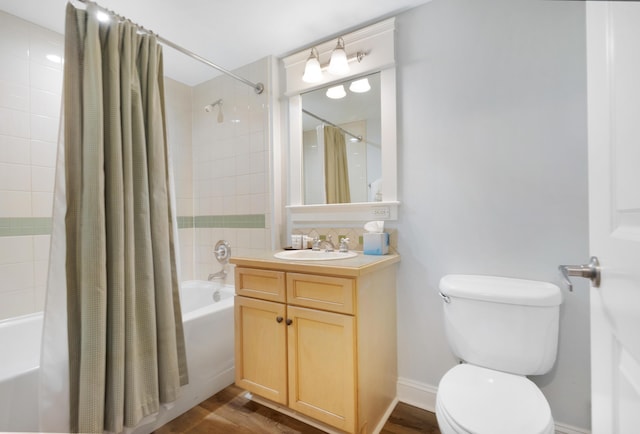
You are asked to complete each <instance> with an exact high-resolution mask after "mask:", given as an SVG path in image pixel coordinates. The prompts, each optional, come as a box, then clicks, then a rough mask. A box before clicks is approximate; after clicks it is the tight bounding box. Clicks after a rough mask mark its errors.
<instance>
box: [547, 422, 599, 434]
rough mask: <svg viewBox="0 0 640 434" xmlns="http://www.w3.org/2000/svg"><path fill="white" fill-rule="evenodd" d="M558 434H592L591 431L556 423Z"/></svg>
mask: <svg viewBox="0 0 640 434" xmlns="http://www.w3.org/2000/svg"><path fill="white" fill-rule="evenodd" d="M555 424H556V434H591V430H588V429H584V428H578V427H576V426H571V425H565V424H562V423H559V422H556V423H555Z"/></svg>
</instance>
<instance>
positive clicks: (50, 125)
mask: <svg viewBox="0 0 640 434" xmlns="http://www.w3.org/2000/svg"><path fill="white" fill-rule="evenodd" d="M59 124H60V121H59V119H56V118H52V117H49V116H40V115H31V139H33V140H41V141H43V142H57V141H58V128H59Z"/></svg>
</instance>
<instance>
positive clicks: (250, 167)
mask: <svg viewBox="0 0 640 434" xmlns="http://www.w3.org/2000/svg"><path fill="white" fill-rule="evenodd" d="M63 44H64V38H63V36H62V35H60V34H58V33H55V32H51V31H49V30H46V29H43V28H42V27H39V26H36V25H34V24H32V23H29V22H27V21H24V20H21V19H19V18H17V17H14V16H12V15H9V14H6V13H4V12H2V11H0V320H2V319H4V318H9V317H13V316H18V315H23V314H27V313H31V312H36V311H40V310H42V309H43V308H44V296H45V291H46V275H47V267H48V258H49V244H50V233H51V215H52V200H53V185H54V176H55V159H56V150H57V131H58V123H59V111H60V98H61V88H62V66H61V64H59V63H54V62H52V61H51V60H48V59H47V57H46V56H47V55H48V54H54V55H57V56H59V57H60V58H62V56H63ZM269 65H270V64H269V61H268V59H263V60H260V61H257V62H255V63H253V64H250V65H247V66H246V67H243V68H240V69H238V70H236V71H234V72H236V73H237V74H239V75H241V76H244V77H246V78H248V79H249V80H252V81H256V82H257V81H260V82H264V83H265V84H266V83H268V82H269V74H270V66H269ZM267 87H268V86H267ZM165 91H166V110H167V134H168V139H169V144H170V147H171V152H172V162H173V168H174V179H175V191H176V205H177V209H178V224H179V228H180V229H179V238H180V240H179V241H180V242H179V248H180V269H181V278H182V280H188V279H194V278H197V279H206V278H207V276H208V275H209V274H210V273H213V272H216V271H218V270H219V269H220V265H219V264H218V263H217V261H216V260H215V257H214V255H213V253H212V252H213V248H214V245H215V243H216V242H217V241H218V240H220V239H225V240H227V241H229V242H230V243H231V246H232V251H233V253H234V254H243V253H247V252H249V251H251V250H252V249H263V248H265V247H266V248H268V247H270V229H269V227H270V225H269V221H270V201H269V199H268V198H269V187H268V185H269V182H268V180H269V149H270V146H269V134H270V130H269V107H268V103H269V100H268V96H267V95H268V89H267V90H266V91H265V92H264V94H262V95H257V94H255V92H253V90H252V89H251V88H250V87H248V86H246V85H244V84H242V83H238V82H236V81H235V80H233V79H230V78H228V77H226V76H219V77H216V78H214V79H212V80H210V81H207V82H205V83H202V84H200V85H198V86H195V87H193V88H192V87H190V86H187V85H185V84H182V83H179V82H177V81H174V80H171V79H166V81H165ZM218 98H223V113H224V122H223V123H220V124H218V123H217V111H213V112H211V113H206V112H205V111H204V106H205V105H206V104H209V103H211V102H213V101H215V100H216V99H218ZM229 271H231V270H229ZM232 281H233V277H232V274H230V276H229V279H228V282H229V283H231V282H232Z"/></svg>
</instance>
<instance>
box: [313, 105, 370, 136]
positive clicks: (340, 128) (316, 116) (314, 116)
mask: <svg viewBox="0 0 640 434" xmlns="http://www.w3.org/2000/svg"><path fill="white" fill-rule="evenodd" d="M302 113H304V114H306V115H309V116H311V117H312V118H316V119H317V120H319V121H322V122H324V123H325V124H329V125H331V126H332V127H336V128H337V129H339V130H340V131H342V132H343V133H345V134H346V135H348V136H351V137H353V138H354V139H357V140H358V142H361V141H362V136H356V135H355V134H352V133H350V132H349V131H347V130H345V129H344V128H342V127H340V126H338V125H336V124H334V123H333V122H329V121H328V120H326V119H322V118H321V117H320V116H318V115H316V114H313V113H311V112H310V111H309V110H305V109H302Z"/></svg>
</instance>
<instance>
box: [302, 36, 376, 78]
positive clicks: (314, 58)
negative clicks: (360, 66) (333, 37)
mask: <svg viewBox="0 0 640 434" xmlns="http://www.w3.org/2000/svg"><path fill="white" fill-rule="evenodd" d="M366 55H367V53H365V52H364V51H358V52H357V53H356V54H352V55H351V56H347V52H346V51H345V48H344V39H342V38H338V43H337V44H336V48H334V50H333V51H332V52H331V59H330V60H329V63H328V64H325V65H321V64H320V55H319V54H318V50H317V49H316V47H313V48H311V53H310V54H309V57H308V58H307V62H306V63H305V66H304V74H303V75H302V81H304V82H305V83H318V82H320V81H322V72H323V71H327V72H328V73H329V74H331V75H336V76H340V75H346V74H348V73H349V70H350V67H349V63H351V62H356V61H357V62H358V63H359V62H362V59H364V57H365V56H366Z"/></svg>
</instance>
